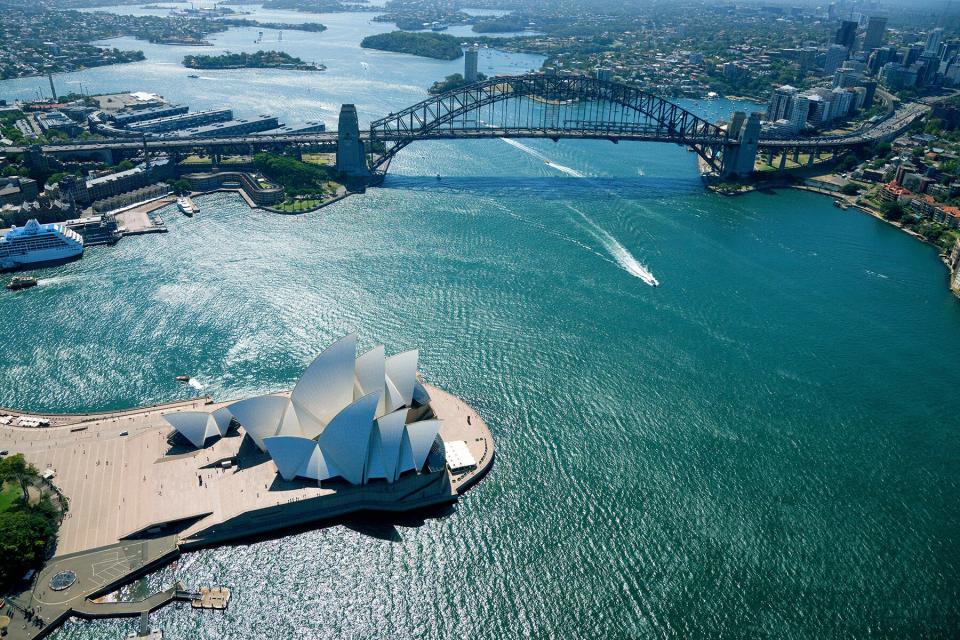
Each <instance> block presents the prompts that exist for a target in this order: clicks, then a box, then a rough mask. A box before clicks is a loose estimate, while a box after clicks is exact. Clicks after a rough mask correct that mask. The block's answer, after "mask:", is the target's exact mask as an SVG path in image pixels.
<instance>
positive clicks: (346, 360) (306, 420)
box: [290, 333, 357, 438]
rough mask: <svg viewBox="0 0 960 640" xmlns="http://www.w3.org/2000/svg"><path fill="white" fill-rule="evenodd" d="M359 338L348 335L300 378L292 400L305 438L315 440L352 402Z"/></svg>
mask: <svg viewBox="0 0 960 640" xmlns="http://www.w3.org/2000/svg"><path fill="white" fill-rule="evenodd" d="M356 361H357V334H355V333H351V334H349V335H346V336H344V337H342V338H340V339H339V340H337V341H336V342H334V343H333V344H332V345H330V346H329V347H327V349H326V350H325V351H324V352H323V353H321V354H320V355H319V356H317V358H316V359H315V360H314V361H313V362H312V363H310V366H309V367H307V370H306V371H304V372H303V375H301V376H300V380H299V381H297V386H296V387H294V389H293V394H291V396H290V400H291V401H292V402H293V406H294V407H295V408H296V411H297V417H298V418H299V420H300V426H301V428H302V429H303V432H304V435H306V436H308V437H310V438H315V437H317V436H318V435H320V433H321V432H322V431H323V429H324V428H325V427H326V425H327V423H329V422H330V421H331V420H332V419H333V417H334V416H335V415H337V413H339V411H340V410H341V409H343V408H344V407H346V406H347V405H348V404H350V403H351V402H353V379H354V369H355V366H356Z"/></svg>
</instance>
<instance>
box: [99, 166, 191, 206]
mask: <svg viewBox="0 0 960 640" xmlns="http://www.w3.org/2000/svg"><path fill="white" fill-rule="evenodd" d="M171 169H172V166H171V165H170V160H169V158H167V157H163V156H161V157H159V158H155V159H153V160H152V161H151V162H150V164H149V165H148V164H147V163H144V164H141V165H138V166H136V167H134V168H132V169H127V170H126V171H119V172H117V173H111V174H109V175H105V176H100V177H99V178H93V179H91V180H87V184H86V189H87V197H88V198H89V199H90V200H91V201H93V202H96V201H97V200H102V199H104V198H109V197H110V196H115V195H119V194H121V193H125V192H127V191H133V190H134V189H137V188H140V187H145V186H146V185H148V184H149V183H150V182H151V181H154V180H156V179H158V178H160V177H165V176H167V175H169V173H170V170H171Z"/></svg>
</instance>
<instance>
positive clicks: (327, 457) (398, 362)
mask: <svg viewBox="0 0 960 640" xmlns="http://www.w3.org/2000/svg"><path fill="white" fill-rule="evenodd" d="M417 360H418V352H417V351H416V350H413V351H406V352H404V353H400V354H397V355H394V356H391V357H389V358H387V357H386V356H385V351H384V348H383V347H382V346H379V347H375V348H373V349H371V350H370V351H368V352H366V353H364V354H363V355H360V356H359V357H358V356H357V336H356V334H350V335H347V336H345V337H343V338H341V339H340V340H338V341H337V342H335V343H333V344H332V345H331V346H329V347H328V348H327V349H326V350H325V351H324V352H323V353H321V354H320V355H319V356H318V357H317V358H316V359H315V360H314V361H313V362H312V363H311V364H310V366H309V367H307V369H306V370H305V371H304V372H303V375H301V376H300V379H299V380H298V381H297V384H296V386H295V387H294V389H293V392H292V393H291V394H290V396H289V397H286V396H283V395H266V396H258V397H255V398H250V399H247V400H241V401H239V402H235V403H233V404H230V405H228V406H227V407H225V408H223V409H219V410H218V412H219V413H218V412H214V413H206V412H199V411H197V412H178V413H172V414H165V415H164V418H165V419H166V420H167V421H168V422H169V423H170V424H171V425H172V426H173V427H174V428H175V429H176V430H177V431H178V432H179V433H181V434H182V435H183V436H184V437H186V438H187V439H188V440H189V441H190V442H191V443H192V444H193V445H194V446H196V447H202V446H204V444H205V443H206V441H207V439H208V438H210V437H214V436H222V435H225V434H226V433H227V430H228V429H229V428H230V424H231V421H233V420H235V421H236V422H237V423H238V424H239V425H240V426H242V427H243V429H244V431H245V432H246V435H247V436H248V437H249V438H250V440H251V441H252V442H253V444H254V445H256V447H257V448H259V449H260V450H261V451H264V452H266V453H268V454H269V455H270V457H271V459H272V460H273V462H274V464H275V465H276V468H277V472H278V473H279V474H280V476H281V477H282V478H283V479H284V480H287V481H291V480H294V479H295V478H300V479H306V480H315V481H318V482H323V481H325V480H331V479H334V478H340V479H342V480H345V481H346V482H348V483H350V484H353V485H362V484H367V483H368V482H370V481H372V480H382V481H385V482H386V483H388V484H390V483H394V482H396V481H397V480H399V479H400V476H401V475H403V474H405V473H420V471H421V470H422V469H423V468H424V466H425V465H426V464H427V459H428V456H429V454H430V453H431V450H432V449H435V448H436V449H438V450H439V449H442V448H443V445H442V442H441V441H439V440H438V434H439V431H440V421H439V420H437V419H434V417H433V412H432V410H431V408H430V396H429V394H428V393H427V391H426V389H425V388H424V386H423V385H422V384H421V383H420V381H419V380H417ZM442 464H443V462H442V458H441V462H440V466H441V468H442Z"/></svg>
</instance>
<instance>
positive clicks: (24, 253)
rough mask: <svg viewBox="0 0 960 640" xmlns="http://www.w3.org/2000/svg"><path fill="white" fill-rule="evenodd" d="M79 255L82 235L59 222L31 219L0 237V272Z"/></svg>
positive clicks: (59, 260)
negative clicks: (44, 222) (40, 221)
mask: <svg viewBox="0 0 960 640" xmlns="http://www.w3.org/2000/svg"><path fill="white" fill-rule="evenodd" d="M82 255H83V237H82V236H81V235H80V234H79V233H77V232H76V231H73V230H72V229H70V228H68V227H67V226H66V225H63V224H60V223H50V224H40V223H39V222H37V220H36V219H32V220H30V221H28V222H27V224H26V225H24V226H22V227H17V226H16V225H14V226H13V228H11V229H10V231H8V232H7V234H6V235H4V236H3V237H2V238H0V271H13V270H16V269H21V268H23V267H34V266H39V265H44V264H56V263H60V262H66V261H68V260H74V259H76V258H79V257H81V256H82Z"/></svg>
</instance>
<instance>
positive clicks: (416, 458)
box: [0, 334, 494, 638]
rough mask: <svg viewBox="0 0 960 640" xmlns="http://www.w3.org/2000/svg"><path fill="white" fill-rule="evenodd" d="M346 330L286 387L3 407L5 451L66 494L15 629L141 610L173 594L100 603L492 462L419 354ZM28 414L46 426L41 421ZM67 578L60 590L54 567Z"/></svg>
mask: <svg viewBox="0 0 960 640" xmlns="http://www.w3.org/2000/svg"><path fill="white" fill-rule="evenodd" d="M356 348H357V336H356V335H354V334H350V335H347V336H345V337H344V338H341V339H340V340H338V341H337V342H335V343H334V344H333V345H331V346H330V347H329V348H328V349H327V350H326V351H324V352H323V353H322V354H321V355H320V356H318V357H317V359H316V360H315V361H314V362H313V363H312V364H311V365H310V366H309V367H308V368H307V369H306V371H305V372H304V374H303V375H302V376H301V378H300V380H299V381H298V382H297V384H296V386H295V387H294V389H293V390H292V391H290V392H283V393H278V394H270V395H265V396H258V397H254V398H250V399H246V400H241V401H237V402H217V401H213V400H212V399H210V398H199V399H195V400H189V401H183V402H175V403H170V404H164V405H157V406H152V407H145V408H139V409H130V410H121V411H113V412H105V413H98V414H76V415H58V416H50V415H45V416H42V417H40V416H32V415H29V414H23V413H19V412H11V411H7V412H5V413H7V414H8V415H7V416H6V417H5V418H4V422H8V423H10V424H8V425H4V426H3V427H2V428H0V448H2V449H4V450H7V451H10V452H16V453H22V454H23V456H24V457H25V458H26V460H27V461H29V462H30V463H31V464H33V465H34V466H35V467H37V468H38V469H41V468H42V469H43V470H44V471H43V475H44V477H46V478H49V479H51V481H52V482H53V483H54V484H55V485H56V486H57V487H58V488H59V490H60V492H62V495H63V496H65V498H66V501H69V505H70V508H69V514H68V516H67V517H66V518H65V519H64V521H63V523H62V525H61V527H60V530H59V533H58V540H57V545H56V553H55V556H54V557H53V558H52V559H51V560H50V561H49V562H48V563H47V564H46V566H45V567H44V568H43V570H42V571H41V572H40V573H39V575H38V577H37V578H36V580H35V581H34V583H33V584H34V586H33V587H32V588H31V589H29V590H27V591H25V592H23V593H21V594H20V595H18V596H16V597H14V598H12V599H8V602H11V601H12V604H13V605H14V607H15V608H16V609H17V611H19V612H21V613H20V617H19V618H16V617H15V619H14V620H13V622H12V623H11V624H10V625H9V627H8V633H9V637H11V638H37V637H42V636H44V635H46V634H48V633H49V632H50V631H52V630H53V629H54V628H55V627H56V626H57V625H59V624H60V623H62V622H63V621H64V620H66V619H67V618H68V617H69V616H71V615H77V616H81V617H88V618H97V617H115V616H137V615H140V614H141V613H143V612H149V611H151V610H153V609H155V608H157V606H162V604H165V603H167V602H172V601H173V600H175V599H176V596H177V593H176V590H175V589H174V590H169V593H163V592H161V593H158V594H154V595H153V596H151V597H150V598H147V599H145V600H143V601H142V602H139V603H107V604H104V603H98V602H96V601H95V600H96V599H97V598H99V597H101V596H103V595H105V594H108V593H110V592H113V591H115V590H116V589H117V588H119V587H120V586H122V585H124V584H126V583H129V582H130V581H132V580H133V579H135V578H137V577H139V576H142V575H145V574H146V573H148V572H150V571H153V570H155V569H157V568H159V567H161V566H164V565H166V564H168V563H170V562H171V561H172V560H174V559H176V558H177V557H178V556H179V554H180V553H181V552H183V551H188V550H193V549H198V548H203V547H210V546H216V545H221V544H225V543H230V542H235V541H239V540H243V539H247V538H250V537H251V536H264V535H267V536H270V535H283V532H284V531H289V530H291V529H292V528H295V527H299V526H308V525H310V524H312V523H316V522H318V521H323V520H330V519H333V518H338V517H341V516H344V515H347V514H350V513H354V512H357V511H376V512H407V511H411V510H418V509H423V508H427V507H433V506H437V505H443V504H449V503H451V502H454V501H456V499H457V497H458V496H459V495H460V494H461V493H463V492H464V491H466V490H467V489H468V488H470V487H471V486H472V485H473V484H474V483H476V482H477V481H478V480H479V479H480V478H481V477H482V476H483V475H484V474H485V473H486V472H487V471H488V470H489V469H490V466H491V465H492V463H493V458H494V445H493V439H492V436H491V434H490V431H489V429H488V428H487V427H486V424H485V423H484V421H483V419H482V418H481V417H480V416H479V415H478V414H477V413H476V411H474V410H473V409H472V408H471V407H470V406H468V405H467V404H466V403H465V402H463V401H462V400H460V399H459V398H457V397H455V396H453V395H451V394H449V393H447V392H445V391H443V390H441V389H439V388H437V387H435V386H432V385H429V384H427V383H425V382H423V381H422V380H421V379H420V377H419V375H418V374H417V373H416V366H417V360H418V352H417V351H408V352H404V353H401V354H397V355H395V356H391V357H386V356H385V352H384V348H383V347H376V348H374V349H372V350H370V351H368V352H366V353H364V354H363V355H360V356H359V357H358V356H357V351H356ZM26 425H47V426H43V427H37V426H26ZM65 574H69V575H72V576H73V577H74V579H73V580H70V581H69V584H67V585H66V586H61V585H59V584H58V583H57V581H56V580H54V578H55V577H57V576H61V577H62V576H63V575H65Z"/></svg>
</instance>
